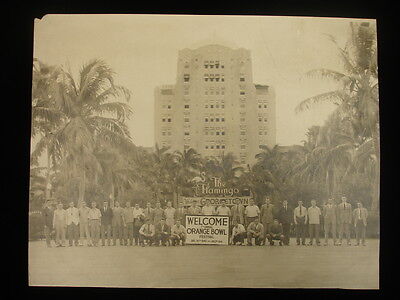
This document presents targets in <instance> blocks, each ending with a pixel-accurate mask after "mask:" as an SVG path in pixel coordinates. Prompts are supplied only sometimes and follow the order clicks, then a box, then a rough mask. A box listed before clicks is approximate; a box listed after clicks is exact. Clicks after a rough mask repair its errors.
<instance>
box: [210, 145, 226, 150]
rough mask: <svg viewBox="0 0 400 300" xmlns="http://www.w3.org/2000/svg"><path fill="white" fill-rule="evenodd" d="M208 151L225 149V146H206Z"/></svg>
mask: <svg viewBox="0 0 400 300" xmlns="http://www.w3.org/2000/svg"><path fill="white" fill-rule="evenodd" d="M205 148H206V149H214V148H215V149H225V145H205Z"/></svg>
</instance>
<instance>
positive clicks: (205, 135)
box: [155, 44, 276, 164]
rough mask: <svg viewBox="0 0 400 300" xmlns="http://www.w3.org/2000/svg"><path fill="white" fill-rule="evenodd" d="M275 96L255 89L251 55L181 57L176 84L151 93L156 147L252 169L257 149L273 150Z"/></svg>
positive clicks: (222, 51)
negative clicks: (232, 160)
mask: <svg viewBox="0 0 400 300" xmlns="http://www.w3.org/2000/svg"><path fill="white" fill-rule="evenodd" d="M275 131H276V130H275V96H274V91H273V89H272V88H271V87H270V86H268V85H261V84H254V83H253V74H252V62H251V57H250V51H249V50H246V49H243V48H239V49H232V48H228V47H225V46H222V45H215V44H212V45H206V46H203V47H200V48H197V49H195V50H191V49H183V50H181V51H179V57H178V70H177V77H176V84H174V85H163V86H159V87H157V88H156V89H155V141H156V143H157V144H158V146H159V147H163V146H166V147H171V150H172V151H174V150H179V151H183V150H184V149H189V148H194V149H196V151H197V152H198V153H200V154H201V155H202V156H204V157H207V156H215V157H218V156H221V155H222V153H225V154H227V153H229V152H232V153H233V154H234V155H235V156H236V158H237V160H238V161H239V162H240V163H241V164H247V163H250V164H251V163H254V161H255V158H254V156H255V155H256V154H257V153H259V152H260V149H259V146H260V145H268V146H271V147H272V146H274V145H275V143H276V142H275V141H276V133H275Z"/></svg>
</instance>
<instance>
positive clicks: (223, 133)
mask: <svg viewBox="0 0 400 300" xmlns="http://www.w3.org/2000/svg"><path fill="white" fill-rule="evenodd" d="M204 134H205V135H209V134H210V135H214V131H210V132H208V131H205V132H204ZM215 135H225V131H215Z"/></svg>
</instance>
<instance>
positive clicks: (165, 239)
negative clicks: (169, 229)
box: [156, 232, 169, 245]
mask: <svg viewBox="0 0 400 300" xmlns="http://www.w3.org/2000/svg"><path fill="white" fill-rule="evenodd" d="M160 241H161V244H162V245H166V243H167V242H168V241H169V234H167V233H162V232H160V233H157V234H156V245H159V244H160Z"/></svg>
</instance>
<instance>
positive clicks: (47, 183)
mask: <svg viewBox="0 0 400 300" xmlns="http://www.w3.org/2000/svg"><path fill="white" fill-rule="evenodd" d="M46 154H47V170H46V191H45V197H46V200H48V199H50V196H51V195H50V151H49V147H47V148H46Z"/></svg>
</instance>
